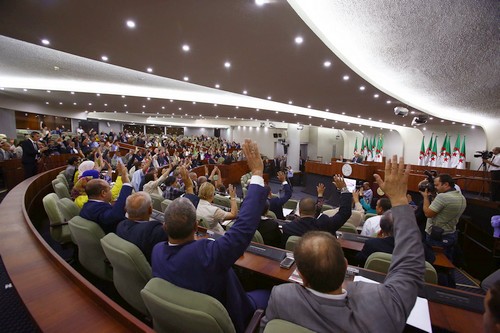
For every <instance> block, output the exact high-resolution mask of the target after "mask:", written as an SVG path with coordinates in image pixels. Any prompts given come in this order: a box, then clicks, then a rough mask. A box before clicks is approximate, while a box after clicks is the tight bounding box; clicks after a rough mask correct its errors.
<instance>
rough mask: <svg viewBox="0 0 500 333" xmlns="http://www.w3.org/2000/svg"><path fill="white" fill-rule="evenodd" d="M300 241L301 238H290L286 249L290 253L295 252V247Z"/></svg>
mask: <svg viewBox="0 0 500 333" xmlns="http://www.w3.org/2000/svg"><path fill="white" fill-rule="evenodd" d="M299 240H300V236H290V237H288V239H287V241H286V245H285V249H286V250H288V251H293V250H295V246H296V245H297V243H298V242H299Z"/></svg>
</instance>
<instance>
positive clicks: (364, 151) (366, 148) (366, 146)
mask: <svg viewBox="0 0 500 333" xmlns="http://www.w3.org/2000/svg"><path fill="white" fill-rule="evenodd" d="M362 148H363V157H364V158H366V156H367V155H368V138H365V137H363V146H362Z"/></svg>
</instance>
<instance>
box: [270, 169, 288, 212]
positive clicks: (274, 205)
mask: <svg viewBox="0 0 500 333" xmlns="http://www.w3.org/2000/svg"><path fill="white" fill-rule="evenodd" d="M278 180H279V181H280V182H281V186H282V189H283V192H284V193H283V194H282V193H281V192H282V191H281V189H280V192H279V197H274V198H273V196H272V194H273V193H272V192H271V187H268V189H269V194H268V198H269V210H270V211H271V212H273V213H274V214H275V215H276V218H278V219H280V220H284V219H285V216H283V205H284V204H285V203H286V202H287V201H288V200H290V198H291V197H292V188H291V187H290V184H289V183H288V182H287V181H286V176H285V174H284V173H283V172H282V171H278Z"/></svg>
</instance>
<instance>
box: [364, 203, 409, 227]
mask: <svg viewBox="0 0 500 333" xmlns="http://www.w3.org/2000/svg"><path fill="white" fill-rule="evenodd" d="M405 197H406V195H405ZM389 209H391V201H390V200H389V199H387V198H380V199H378V201H377V206H375V211H376V212H377V216H373V217H370V218H369V219H367V220H366V221H365V223H364V224H363V230H361V235H363V236H376V235H377V234H378V232H379V231H380V217H381V216H382V214H384V213H385V212H386V211H388V210H389Z"/></svg>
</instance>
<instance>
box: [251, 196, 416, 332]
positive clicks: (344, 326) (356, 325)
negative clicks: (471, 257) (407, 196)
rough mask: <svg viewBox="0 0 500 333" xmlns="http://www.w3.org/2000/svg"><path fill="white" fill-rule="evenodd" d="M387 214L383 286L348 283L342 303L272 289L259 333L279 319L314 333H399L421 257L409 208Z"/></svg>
mask: <svg viewBox="0 0 500 333" xmlns="http://www.w3.org/2000/svg"><path fill="white" fill-rule="evenodd" d="M392 213H393V216H394V221H395V223H394V238H395V243H396V247H395V248H394V252H393V258H392V263H391V266H390V268H389V273H388V274H387V277H386V279H385V281H384V283H383V284H372V283H365V282H353V283H350V284H349V285H348V287H347V297H346V298H345V299H343V300H332V299H327V298H324V297H321V296H318V295H315V294H313V293H312V292H311V291H309V290H308V289H306V288H304V287H303V286H301V285H299V284H297V283H287V284H282V285H279V286H276V287H274V288H273V291H272V293H271V298H270V300H269V305H268V307H267V309H266V315H265V317H264V318H263V319H262V321H261V331H262V330H263V328H264V327H265V325H266V324H267V322H268V321H270V320H272V319H283V320H286V321H290V322H293V323H295V324H298V325H300V326H303V327H306V328H308V329H310V330H313V331H315V332H384V333H385V332H402V331H403V329H404V327H405V323H406V319H407V318H408V316H409V314H410V311H411V309H412V308H413V305H414V304H415V300H416V298H417V292H418V290H419V288H420V287H421V286H422V283H423V276H424V271H425V264H424V251H423V248H422V245H421V239H420V233H419V231H418V228H417V224H416V223H415V214H414V210H413V208H411V207H410V206H409V205H405V206H397V207H393V208H392ZM325 278H327V277H325Z"/></svg>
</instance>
